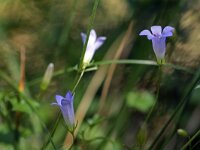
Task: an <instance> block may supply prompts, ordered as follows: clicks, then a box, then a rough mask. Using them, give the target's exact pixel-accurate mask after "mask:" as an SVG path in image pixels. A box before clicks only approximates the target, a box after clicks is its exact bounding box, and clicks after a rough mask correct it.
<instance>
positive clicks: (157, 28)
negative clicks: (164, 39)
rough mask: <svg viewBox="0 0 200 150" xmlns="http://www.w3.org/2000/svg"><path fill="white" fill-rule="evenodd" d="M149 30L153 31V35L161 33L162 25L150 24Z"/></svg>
mask: <svg viewBox="0 0 200 150" xmlns="http://www.w3.org/2000/svg"><path fill="white" fill-rule="evenodd" d="M151 32H152V33H153V35H161V32H162V27H161V26H152V27H151Z"/></svg>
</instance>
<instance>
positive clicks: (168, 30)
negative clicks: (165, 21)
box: [162, 26, 174, 37]
mask: <svg viewBox="0 0 200 150" xmlns="http://www.w3.org/2000/svg"><path fill="white" fill-rule="evenodd" d="M173 31H174V28H173V27H171V26H166V27H165V28H164V29H163V33H162V36H164V37H168V36H172V35H173Z"/></svg>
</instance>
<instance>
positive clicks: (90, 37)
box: [87, 29, 97, 47]
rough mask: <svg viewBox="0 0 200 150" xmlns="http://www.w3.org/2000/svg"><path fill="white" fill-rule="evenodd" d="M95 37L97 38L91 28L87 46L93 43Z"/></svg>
mask: <svg viewBox="0 0 200 150" xmlns="http://www.w3.org/2000/svg"><path fill="white" fill-rule="evenodd" d="M96 39H97V35H96V32H95V30H94V29H92V30H91V31H90V36H89V40H88V45H87V46H89V47H90V46H92V45H94V44H95V41H96Z"/></svg>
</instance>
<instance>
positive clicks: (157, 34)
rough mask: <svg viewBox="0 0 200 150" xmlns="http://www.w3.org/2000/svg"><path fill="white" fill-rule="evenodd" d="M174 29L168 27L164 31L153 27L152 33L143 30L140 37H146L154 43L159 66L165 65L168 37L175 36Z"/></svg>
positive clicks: (158, 27)
mask: <svg viewBox="0 0 200 150" xmlns="http://www.w3.org/2000/svg"><path fill="white" fill-rule="evenodd" d="M173 31H174V28H173V27H171V26H166V27H165V28H164V29H163V30H162V27H161V26H152V27H151V32H150V31H149V30H143V31H141V32H140V34H139V35H146V36H147V38H148V39H149V40H151V41H152V45H153V50H154V53H155V55H156V58H157V62H158V64H162V63H164V61H165V59H164V57H165V53H166V37H170V36H173Z"/></svg>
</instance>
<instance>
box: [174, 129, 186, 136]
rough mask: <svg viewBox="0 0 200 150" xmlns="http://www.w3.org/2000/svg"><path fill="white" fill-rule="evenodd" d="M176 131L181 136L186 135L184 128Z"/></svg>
mask: <svg viewBox="0 0 200 150" xmlns="http://www.w3.org/2000/svg"><path fill="white" fill-rule="evenodd" d="M177 133H178V135H180V136H182V137H188V133H187V131H185V130H184V129H178V130H177Z"/></svg>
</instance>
